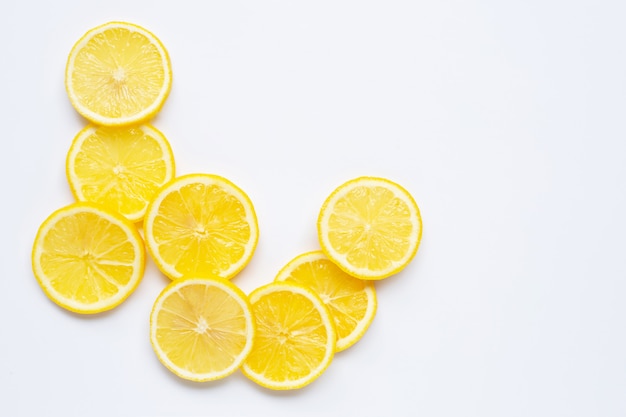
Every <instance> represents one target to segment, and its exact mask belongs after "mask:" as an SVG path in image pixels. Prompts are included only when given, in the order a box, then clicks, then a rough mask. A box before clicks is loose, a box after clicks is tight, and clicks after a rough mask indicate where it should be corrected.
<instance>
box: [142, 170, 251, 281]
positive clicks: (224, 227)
mask: <svg viewBox="0 0 626 417" xmlns="http://www.w3.org/2000/svg"><path fill="white" fill-rule="evenodd" d="M144 235H145V239H146V244H147V247H148V251H149V252H150V254H151V255H152V257H153V259H154V261H155V263H156V264H157V266H158V267H159V269H160V270H161V271H162V272H163V273H164V274H165V275H167V276H168V277H170V278H171V279H176V278H180V277H182V276H184V275H189V276H207V275H208V276H211V275H215V276H218V277H220V278H226V279H230V278H232V277H233V276H234V275H235V274H236V273H237V272H239V271H240V270H241V269H243V268H244V267H245V266H246V265H247V264H248V262H249V261H250V259H251V258H252V255H253V253H254V250H255V248H256V244H257V241H258V238H259V228H258V224H257V218H256V214H255V211H254V207H253V205H252V202H251V201H250V199H249V198H248V196H247V195H246V194H245V193H244V192H243V191H242V190H241V189H240V188H239V187H237V186H236V185H235V184H233V183H232V182H231V181H229V180H227V179H226V178H223V177H220V176H218V175H212V174H189V175H184V176H181V177H178V178H175V179H174V180H172V181H170V183H168V184H167V185H165V186H164V187H163V188H162V189H161V190H160V191H159V192H158V193H157V195H156V196H155V198H154V199H153V200H152V202H151V203H150V204H149V206H148V210H147V212H146V215H145V218H144Z"/></svg>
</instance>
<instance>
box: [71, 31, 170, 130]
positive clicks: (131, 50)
mask: <svg viewBox="0 0 626 417" xmlns="http://www.w3.org/2000/svg"><path fill="white" fill-rule="evenodd" d="M171 85H172V70H171V65H170V59H169V56H168V54H167V51H166V49H165V47H164V46H163V44H162V43H161V41H160V40H159V39H158V38H157V37H156V36H154V35H153V34H152V33H150V32H149V31H148V30H146V29H144V28H142V27H140V26H137V25H135V24H132V23H126V22H108V23H105V24H103V25H100V26H98V27H95V28H93V29H91V30H89V31H88V32H87V33H85V34H84V35H83V36H82V37H81V38H80V39H79V40H78V42H76V44H75V45H74V46H73V48H72V50H71V51H70V55H69V57H68V60H67V65H66V68H65V89H66V90H67V94H68V96H69V99H70V102H71V103H72V105H73V106H74V108H75V109H76V111H78V113H80V114H81V115H82V116H84V117H85V118H87V119H89V120H91V121H92V122H93V123H96V124H100V125H107V126H111V125H125V124H133V123H139V122H142V121H145V120H148V119H150V118H151V117H153V116H154V115H155V114H156V113H157V112H158V111H159V110H160V109H161V107H162V105H163V103H164V102H165V99H166V98H167V96H168V94H169V92H170V88H171Z"/></svg>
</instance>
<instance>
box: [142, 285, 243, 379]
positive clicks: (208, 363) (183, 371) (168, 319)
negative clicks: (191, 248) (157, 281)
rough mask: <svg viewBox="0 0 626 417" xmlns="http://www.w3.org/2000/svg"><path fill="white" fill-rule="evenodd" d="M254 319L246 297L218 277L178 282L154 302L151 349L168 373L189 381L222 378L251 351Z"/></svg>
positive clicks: (237, 365) (151, 322) (235, 367)
mask: <svg viewBox="0 0 626 417" xmlns="http://www.w3.org/2000/svg"><path fill="white" fill-rule="evenodd" d="M254 326H255V323H254V319H253V318H252V314H251V310H250V304H249V303H248V298H247V297H246V295H245V294H244V293H243V292H242V291H241V290H240V289H239V288H237V287H236V286H235V285H234V284H232V283H231V282H230V281H226V280H223V279H221V278H182V279H179V280H176V281H173V282H171V283H170V284H169V285H168V286H167V287H166V288H165V289H164V290H163V291H162V292H161V294H160V295H159V296H158V297H157V299H156V301H155V303H154V306H153V308H152V313H151V315H150V340H151V342H152V347H153V349H154V351H155V353H156V355H157V357H158V358H159V360H160V361H161V363H163V365H165V367H166V368H168V369H169V370H170V371H172V372H173V373H174V374H176V375H178V376H179V377H181V378H184V379H188V380H191V381H199V382H200V381H212V380H216V379H220V378H224V377H226V376H228V375H230V374H232V373H233V372H234V371H235V370H237V369H238V368H239V366H240V365H241V363H242V362H243V360H244V359H245V358H246V357H247V356H248V353H249V352H250V349H251V348H252V341H253V337H254Z"/></svg>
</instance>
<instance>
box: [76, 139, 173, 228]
mask: <svg viewBox="0 0 626 417" xmlns="http://www.w3.org/2000/svg"><path fill="white" fill-rule="evenodd" d="M165 158H169V156H167V155H164V149H163V147H162V145H161V144H160V143H159V141H158V140H156V139H155V138H154V137H152V136H151V135H150V134H147V133H146V132H144V131H143V130H142V129H139V128H132V129H120V128H104V127H100V128H97V129H94V130H93V132H92V133H91V134H90V135H89V136H88V137H87V138H86V139H84V141H83V142H82V144H81V148H80V151H79V152H78V153H77V154H76V156H75V158H74V161H73V173H74V174H75V177H76V178H77V179H78V180H77V186H78V188H79V189H78V190H77V193H78V195H79V196H80V197H81V199H82V200H86V201H93V202H97V203H100V204H103V205H104V206H106V207H107V208H109V209H111V210H113V211H116V212H118V213H121V214H124V215H126V216H129V215H130V216H132V217H133V218H131V220H138V219H139V218H140V217H141V215H142V214H143V212H145V209H146V206H147V204H148V202H149V201H150V200H151V199H152V197H154V195H155V193H156V192H157V190H158V189H159V187H160V186H161V185H163V183H165V182H166V181H167V180H169V179H170V178H171V176H172V175H173V167H172V162H169V163H168V162H166V160H165Z"/></svg>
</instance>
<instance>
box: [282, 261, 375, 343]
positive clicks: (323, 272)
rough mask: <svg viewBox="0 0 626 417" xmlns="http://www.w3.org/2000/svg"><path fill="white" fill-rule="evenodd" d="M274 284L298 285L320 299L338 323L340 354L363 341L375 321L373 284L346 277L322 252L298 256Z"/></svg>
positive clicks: (284, 268) (283, 270) (284, 269)
mask: <svg viewBox="0 0 626 417" xmlns="http://www.w3.org/2000/svg"><path fill="white" fill-rule="evenodd" d="M275 281H288V282H296V283H299V284H302V285H304V286H306V287H308V288H309V289H311V290H313V291H314V292H315V293H316V294H318V295H319V296H320V298H321V299H322V301H324V304H326V307H328V309H329V311H330V315H331V316H332V317H333V320H334V322H335V329H336V331H337V352H339V351H342V350H345V349H347V348H349V347H350V346H352V345H353V344H355V343H356V342H357V341H358V340H359V339H361V337H362V336H363V335H364V334H365V331H366V330H367V329H368V327H369V325H370V324H371V322H372V320H374V315H375V314H376V306H377V301H376V291H375V289H374V283H373V282H370V281H364V280H361V279H358V278H354V277H352V276H350V275H348V274H346V273H345V272H344V271H342V270H341V269H340V268H339V267H338V266H336V265H335V264H334V263H333V262H331V261H330V260H329V259H328V258H327V257H326V255H324V253H323V252H322V251H314V252H308V253H304V254H302V255H299V256H297V257H295V258H294V259H292V260H291V261H290V262H289V263H288V264H287V265H285V266H284V267H283V268H282V269H281V270H280V272H279V273H278V275H276V278H275Z"/></svg>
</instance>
